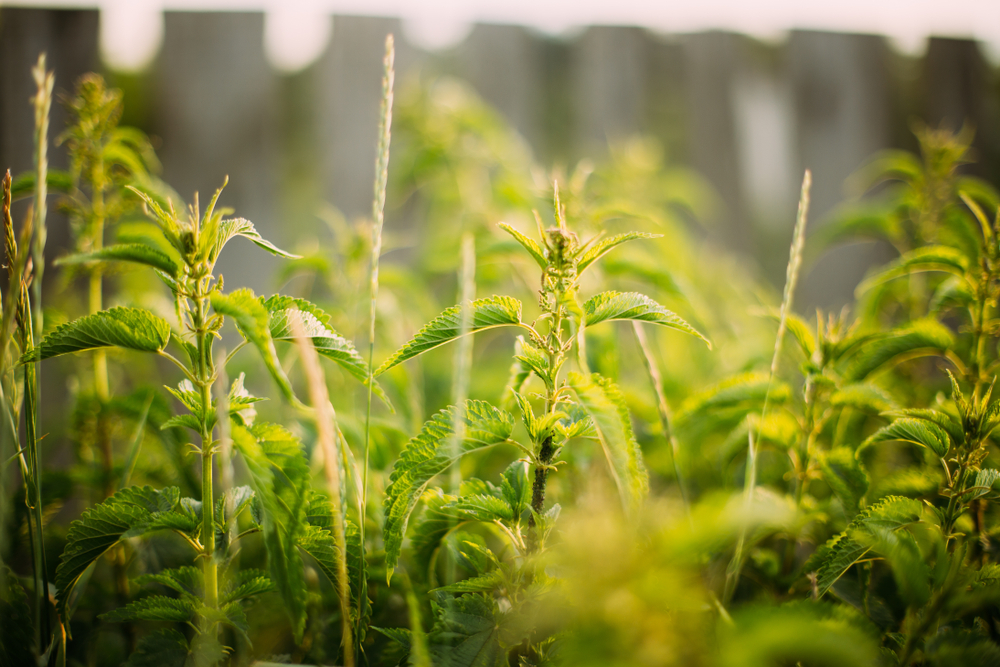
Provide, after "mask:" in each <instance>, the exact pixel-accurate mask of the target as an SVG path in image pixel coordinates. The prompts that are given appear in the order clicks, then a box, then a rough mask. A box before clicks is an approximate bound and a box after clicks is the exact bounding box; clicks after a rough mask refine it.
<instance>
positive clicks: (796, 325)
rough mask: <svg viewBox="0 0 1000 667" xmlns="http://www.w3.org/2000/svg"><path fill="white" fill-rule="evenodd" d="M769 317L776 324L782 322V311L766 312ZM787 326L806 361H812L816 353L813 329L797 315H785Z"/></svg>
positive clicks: (772, 310) (771, 310)
mask: <svg viewBox="0 0 1000 667" xmlns="http://www.w3.org/2000/svg"><path fill="white" fill-rule="evenodd" d="M766 313H767V316H768V317H769V318H770V319H772V320H774V321H775V322H780V321H781V311H780V310H778V309H776V308H772V309H770V310H768V311H766ZM785 326H786V327H787V328H788V333H790V334H792V337H793V338H795V342H797V343H798V344H799V349H800V350H802V354H803V355H804V356H805V358H806V359H811V358H812V356H813V354H814V353H815V352H816V337H815V336H814V335H813V328H812V327H811V326H810V325H809V324H808V323H807V322H806V321H805V320H803V319H802V318H801V317H799V316H798V315H796V314H795V313H785Z"/></svg>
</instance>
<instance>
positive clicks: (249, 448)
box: [233, 423, 309, 641]
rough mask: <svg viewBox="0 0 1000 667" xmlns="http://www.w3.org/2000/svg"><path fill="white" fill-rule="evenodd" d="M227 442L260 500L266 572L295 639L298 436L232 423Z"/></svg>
mask: <svg viewBox="0 0 1000 667" xmlns="http://www.w3.org/2000/svg"><path fill="white" fill-rule="evenodd" d="M233 445H234V446H235V447H236V449H237V451H239V452H240V454H241V455H242V456H243V460H244V461H245V463H246V466H247V470H248V471H249V472H250V479H251V486H252V487H253V490H254V497H255V498H257V499H259V500H260V503H261V505H262V508H263V517H262V519H263V521H262V526H261V527H262V529H263V533H264V546H265V548H266V550H267V566H268V571H269V572H270V575H271V580H272V581H274V585H275V587H276V588H277V589H278V593H280V594H281V597H282V599H283V600H284V601H285V606H286V608H287V611H288V615H289V617H290V618H291V621H292V632H293V634H294V635H295V637H296V641H300V640H301V639H302V633H303V631H304V630H305V621H306V582H305V571H304V569H303V565H302V558H301V556H299V552H298V550H297V549H296V544H297V543H298V540H299V536H300V534H301V533H302V532H303V531H304V530H305V516H306V507H307V503H308V492H309V463H308V461H307V460H306V457H305V454H304V453H303V451H302V446H301V444H299V441H298V440H296V439H295V438H294V437H293V436H292V434H291V433H289V432H288V431H286V430H285V429H284V428H282V427H281V426H278V425H276V424H266V423H265V424H254V425H253V426H251V427H250V428H249V429H247V428H244V427H240V426H234V428H233Z"/></svg>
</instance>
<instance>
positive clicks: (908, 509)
mask: <svg viewBox="0 0 1000 667" xmlns="http://www.w3.org/2000/svg"><path fill="white" fill-rule="evenodd" d="M920 513H921V505H920V502H919V501H917V500H913V499H911V498H901V497H899V496H889V497H888V498H885V499H883V500H882V501H881V502H879V503H878V504H876V505H872V506H871V507H869V508H867V509H865V510H864V511H863V512H862V513H861V514H859V515H858V516H857V517H855V518H854V521H852V522H851V525H850V526H848V528H847V530H845V531H844V532H843V533H841V534H840V535H837V536H836V537H834V538H832V539H830V541H829V542H827V543H826V544H824V545H823V546H822V547H820V548H819V549H818V550H817V551H816V553H815V554H813V556H812V558H810V559H809V562H807V563H806V565H805V569H806V570H807V571H814V572H816V591H817V592H816V596H817V597H821V596H822V595H823V594H824V593H826V592H827V591H828V590H830V587H831V586H833V585H834V584H835V583H837V580H838V579H840V578H841V577H842V576H844V574H845V573H846V572H847V571H848V570H849V569H850V568H851V566H853V565H854V564H855V563H857V562H858V561H859V560H861V559H862V558H863V557H864V556H865V554H867V553H868V552H869V551H871V549H872V545H871V544H869V543H860V542H858V541H857V540H856V539H855V537H854V534H855V532H857V531H861V532H863V533H867V534H868V535H871V534H872V531H873V530H881V531H895V530H899V529H901V528H903V527H905V526H907V525H909V524H911V523H913V522H915V521H917V520H918V519H919V517H920Z"/></svg>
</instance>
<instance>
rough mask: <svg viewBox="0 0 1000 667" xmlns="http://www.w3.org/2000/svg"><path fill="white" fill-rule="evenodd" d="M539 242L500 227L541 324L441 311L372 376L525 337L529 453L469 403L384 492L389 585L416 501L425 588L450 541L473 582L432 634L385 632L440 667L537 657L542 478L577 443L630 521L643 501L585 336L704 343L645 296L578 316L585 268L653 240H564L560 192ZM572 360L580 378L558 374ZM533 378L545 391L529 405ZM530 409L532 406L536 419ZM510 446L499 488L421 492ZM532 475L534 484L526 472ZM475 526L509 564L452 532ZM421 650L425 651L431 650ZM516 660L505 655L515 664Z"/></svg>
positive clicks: (500, 301)
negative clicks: (587, 449) (597, 458)
mask: <svg viewBox="0 0 1000 667" xmlns="http://www.w3.org/2000/svg"><path fill="white" fill-rule="evenodd" d="M535 216H536V221H537V224H538V236H539V241H540V243H539V242H538V241H535V240H533V239H531V238H529V237H527V236H526V235H524V234H522V233H521V232H519V231H517V230H516V229H514V228H513V227H511V226H510V225H507V224H505V223H500V227H501V228H502V229H503V230H504V231H506V232H507V233H509V234H510V235H511V236H513V237H514V239H515V240H516V241H517V242H518V243H519V244H520V245H521V246H522V247H523V248H524V250H525V251H527V253H528V254H529V255H530V256H531V258H532V259H533V260H534V261H535V263H536V264H537V265H538V268H539V269H540V270H541V281H540V282H541V286H540V289H539V291H538V307H539V311H540V314H539V316H538V317H537V318H535V320H534V321H532V322H527V321H524V320H523V318H522V305H521V303H520V301H518V300H517V299H515V298H513V297H509V296H493V297H489V298H484V299H476V300H474V301H471V302H470V303H465V304H460V305H457V306H453V307H451V308H449V309H447V310H445V311H444V312H443V313H442V314H441V315H439V316H438V317H436V318H434V319H433V320H432V321H430V322H429V323H428V324H427V325H425V326H424V327H423V328H422V329H421V330H420V331H419V332H418V333H417V334H416V335H415V336H414V337H413V339H412V340H410V341H409V342H408V343H406V344H405V345H403V347H401V348H400V349H399V350H398V351H397V352H395V353H394V354H393V355H392V356H391V357H390V358H389V359H387V360H386V361H385V362H384V363H383V364H382V366H381V367H379V369H378V370H377V371H376V372H375V374H376V376H377V375H379V374H382V373H385V372H386V371H388V370H390V369H391V368H393V367H394V366H396V365H398V364H400V363H403V362H405V361H407V360H409V359H412V358H414V357H416V356H418V355H420V354H422V353H424V352H427V351H429V350H432V349H434V348H437V347H439V346H441V345H443V344H445V343H448V342H450V341H452V340H455V339H456V338H459V337H460V336H462V335H463V334H465V333H475V332H479V331H484V330H487V329H492V328H495V327H501V326H514V327H518V328H520V329H522V330H524V331H525V333H524V334H523V335H521V336H518V338H517V347H516V352H515V358H514V366H513V369H512V377H511V380H510V384H509V386H508V391H509V392H510V394H511V395H512V396H513V398H514V401H515V403H516V405H517V407H518V411H519V413H520V417H521V420H522V421H523V423H524V425H525V427H526V429H527V432H528V436H529V438H530V444H527V445H526V444H523V443H521V442H518V441H517V440H515V439H513V432H514V427H515V418H514V416H513V415H511V414H510V413H508V412H506V411H505V410H503V409H501V408H498V407H496V406H494V405H491V404H490V403H488V402H485V401H476V400H470V401H467V402H466V403H465V404H464V405H458V406H452V407H449V408H446V409H445V410H443V411H441V412H439V413H438V414H437V415H435V416H434V417H433V418H432V419H431V420H430V421H428V422H427V423H425V424H424V426H423V428H422V429H421V431H420V433H418V434H417V435H416V436H415V437H414V438H413V439H411V440H410V441H409V443H407V445H406V446H405V448H404V449H403V451H402V453H401V454H400V458H399V460H398V461H397V462H396V464H395V466H394V467H393V470H392V473H391V476H390V478H389V479H390V482H389V485H388V487H387V488H386V495H385V505H384V517H385V521H384V526H383V539H384V542H385V552H386V568H387V574H388V576H389V577H391V576H392V573H393V570H394V569H395V568H396V566H397V564H398V563H399V559H400V555H401V552H402V549H403V541H404V537H405V536H406V534H407V527H408V523H409V520H410V516H411V514H412V513H413V511H414V510H415V508H416V506H417V504H418V503H419V502H420V500H421V499H423V500H424V504H425V508H424V512H423V515H422V516H421V518H420V520H419V521H418V523H417V524H416V526H415V527H414V528H413V530H412V536H411V541H410V545H411V547H412V550H413V552H414V562H415V564H416V571H413V572H411V573H410V574H411V575H412V576H414V577H418V578H419V579H420V580H422V581H427V582H431V583H433V582H434V581H435V580H436V573H435V572H434V569H435V566H434V562H435V560H436V554H437V552H438V551H439V550H440V548H441V547H442V544H443V543H445V540H446V538H447V537H448V536H449V534H451V543H452V544H453V545H456V546H454V548H453V550H454V551H455V554H454V558H456V559H457V560H458V561H459V562H460V563H462V564H463V566H464V567H465V569H467V570H469V571H471V573H472V575H473V576H472V577H471V578H469V579H464V580H460V581H452V582H447V584H446V585H444V586H440V587H437V588H436V589H435V591H434V594H435V597H434V602H433V606H434V609H435V611H436V620H435V624H434V629H433V630H432V631H431V633H430V635H429V636H427V637H424V636H423V634H422V632H419V633H418V632H417V630H418V628H414V631H413V632H409V631H406V630H401V629H391V628H379V630H380V632H382V633H384V634H386V635H388V636H389V637H390V638H392V639H394V640H396V641H397V642H398V643H399V644H400V645H401V646H402V647H403V648H404V649H406V650H409V651H411V653H412V656H414V658H415V659H416V658H418V657H420V656H427V655H430V656H432V657H434V658H435V659H436V660H437V661H441V662H442V664H450V661H452V660H457V661H458V663H456V664H465V662H467V660H468V659H469V657H470V656H471V655H475V656H477V660H482V662H477V663H476V664H493V663H494V662H497V661H498V660H500V661H502V662H504V663H506V657H505V656H507V655H508V654H511V655H522V656H529V655H534V656H536V657H537V656H538V655H541V654H543V653H544V652H545V650H546V646H547V643H550V638H545V637H535V636H534V634H535V629H534V628H533V627H532V622H531V620H530V619H531V618H532V614H533V613H534V611H535V610H536V609H537V604H538V603H539V600H540V596H542V595H543V594H544V592H545V591H547V590H549V589H551V582H550V581H549V580H548V577H547V575H546V574H545V573H544V571H543V570H541V569H539V568H537V567H536V557H537V556H538V555H539V554H540V553H541V552H543V551H544V550H545V548H546V540H547V539H548V538H549V535H550V533H551V530H552V528H553V526H554V524H555V521H556V519H557V517H558V515H559V511H560V507H559V505H553V506H552V507H550V508H548V509H546V507H545V491H546V484H547V480H548V477H549V475H550V474H551V473H553V472H554V471H556V470H557V468H558V466H560V465H561V464H563V463H564V462H563V461H560V460H559V454H560V452H561V451H562V449H563V448H564V447H565V446H566V445H567V444H568V443H569V442H571V441H572V440H573V439H575V438H593V439H596V440H597V441H598V442H599V443H600V445H601V447H602V449H603V451H604V454H605V456H606V458H607V461H608V464H609V469H610V476H611V478H612V479H613V481H614V484H615V486H616V488H617V490H618V493H619V496H620V499H621V503H622V506H623V508H624V511H625V514H626V515H628V516H634V515H635V514H636V513H637V512H638V510H639V508H640V507H641V505H642V502H643V499H644V497H645V495H646V493H647V490H648V481H647V472H646V468H645V465H644V463H643V459H642V452H641V451H640V449H639V445H638V443H637V442H636V440H635V437H634V435H633V432H632V427H631V421H630V416H629V411H628V408H627V407H626V405H625V401H624V398H623V397H622V394H621V392H620V390H619V389H618V388H617V386H616V385H615V384H614V383H613V382H612V381H611V380H610V379H608V378H605V377H602V376H601V375H599V374H596V373H593V374H591V373H588V372H587V368H586V361H585V354H584V352H583V350H582V349H581V346H582V342H583V340H584V332H585V331H586V329H587V328H588V327H591V326H596V325H598V324H601V323H604V322H610V321H615V320H630V321H633V322H649V323H653V324H659V325H661V326H665V327H668V328H672V329H675V330H677V331H680V332H683V333H686V334H690V335H693V336H696V337H698V338H700V339H702V340H703V341H705V342H706V343H708V341H707V339H705V338H704V337H703V336H702V335H701V334H700V333H698V332H697V331H696V330H695V329H694V328H693V327H691V326H690V325H689V324H688V323H687V322H685V321H684V320H683V319H681V318H680V317H679V316H677V315H676V314H674V313H673V312H671V311H669V310H667V309H666V308H664V307H663V306H661V305H659V304H657V303H656V302H654V301H653V300H652V299H650V298H648V297H646V296H644V295H642V294H639V293H634V292H633V293H619V292H613V291H611V292H602V293H599V294H597V295H595V296H593V297H591V298H589V299H588V300H586V301H585V302H582V303H581V298H580V295H579V280H580V277H581V275H582V274H583V273H584V272H585V271H586V269H587V268H588V267H590V266H592V265H593V264H594V263H595V262H596V261H597V260H599V259H600V258H601V257H603V256H604V255H605V254H606V253H608V252H610V251H611V250H612V249H614V248H615V247H617V246H618V245H620V244H622V243H625V242H628V241H632V240H636V239H642V238H651V237H653V236H654V235H651V234H646V233H641V232H629V233H625V234H619V235H616V236H612V237H610V238H601V237H600V236H598V237H595V238H593V239H590V240H589V241H587V242H585V243H581V242H580V240H579V239H578V237H577V235H576V234H575V233H574V232H573V231H572V230H570V228H569V225H568V222H567V220H566V215H565V210H564V207H563V206H562V205H561V203H560V201H559V191H558V184H556V185H555V188H554V216H555V221H556V224H555V225H554V226H552V227H549V228H545V227H544V225H543V223H542V221H541V217H540V216H539V215H538V214H537V212H536V214H535ZM574 357H575V358H576V363H577V365H578V366H579V369H578V370H576V371H569V372H568V373H565V374H564V373H563V368H564V366H565V365H566V364H567V362H570V361H571V360H572V359H574ZM531 376H535V377H537V378H538V379H540V380H541V382H542V384H543V386H544V392H543V393H541V394H532V393H528V392H527V385H528V381H529V379H530V377H531ZM533 399H535V400H536V401H537V402H536V403H535V405H540V408H541V409H540V411H538V412H537V413H536V408H535V407H533V405H532V402H533ZM501 444H508V445H512V446H514V447H516V448H517V449H518V450H519V451H520V452H521V454H522V455H523V457H522V458H521V459H519V460H517V461H514V462H513V463H511V464H510V465H509V466H508V468H507V469H506V470H505V471H504V473H503V474H502V476H501V479H500V480H499V484H493V483H490V482H486V481H481V480H478V479H468V480H464V481H463V482H462V484H461V486H460V489H456V491H458V494H457V495H454V494H447V493H445V492H444V491H443V490H441V489H431V490H428V487H429V485H430V484H431V482H432V481H433V479H434V478H435V477H436V476H437V475H439V474H442V473H444V472H446V471H447V470H448V469H449V468H451V467H452V466H454V465H457V464H458V462H459V459H461V457H463V456H465V455H467V454H470V453H473V452H477V451H481V450H483V449H486V448H489V447H493V446H496V445H501ZM529 468H530V472H529ZM467 522H482V523H484V524H486V525H489V526H492V527H495V528H496V529H497V530H499V531H500V534H502V535H503V536H504V538H505V544H506V548H509V550H510V552H509V553H510V555H511V557H510V558H509V559H502V558H501V557H500V556H498V555H496V554H494V553H493V551H492V550H491V549H490V548H489V547H488V546H487V544H486V542H484V541H483V539H482V538H481V537H479V536H477V535H474V534H472V533H467V532H464V531H458V532H456V531H457V529H458V527H459V526H460V525H461V524H464V523H467ZM427 642H429V645H428V644H427ZM511 652H513V653H511Z"/></svg>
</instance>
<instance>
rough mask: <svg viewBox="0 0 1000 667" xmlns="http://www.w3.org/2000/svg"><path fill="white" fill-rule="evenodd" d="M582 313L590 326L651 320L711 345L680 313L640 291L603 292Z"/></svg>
mask: <svg viewBox="0 0 1000 667" xmlns="http://www.w3.org/2000/svg"><path fill="white" fill-rule="evenodd" d="M583 312H584V322H585V325H586V326H588V327H591V326H594V325H595V324H599V323H600V322H608V321H611V320H635V321H639V322H651V323H653V324H660V325H663V326H665V327H669V328H671V329H676V330H677V331H682V332H684V333H686V334H691V335H692V336H695V337H697V338H700V339H701V340H703V341H705V343H706V344H708V346H709V347H712V344H711V343H709V342H708V339H707V338H705V337H704V336H702V335H701V334H700V333H698V332H697V331H696V330H695V328H694V327H692V326H691V325H690V324H688V323H687V322H685V321H684V320H683V319H681V317H680V316H678V315H676V314H675V313H672V312H670V311H669V310H667V309H666V308H664V307H663V306H661V305H660V304H658V303H656V302H655V301H653V300H652V299H650V298H649V297H648V296H646V295H644V294H639V293H638V292H625V293H622V292H602V293H601V294H598V295H596V296H594V297H592V298H591V299H589V300H588V301H587V303H585V304H584V305H583Z"/></svg>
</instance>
